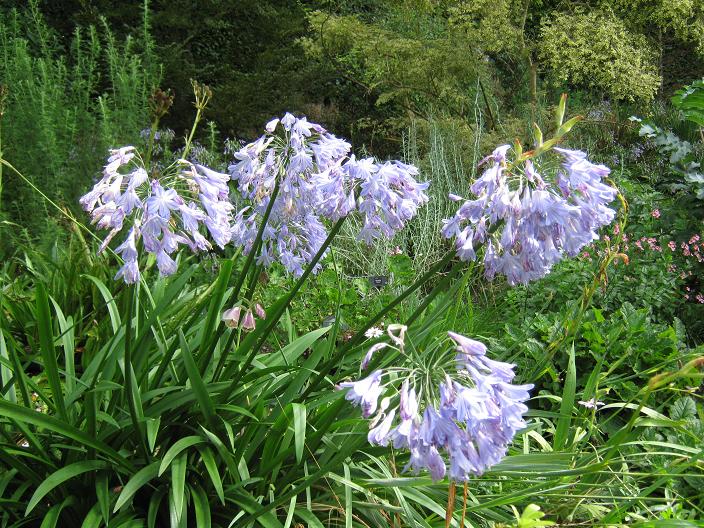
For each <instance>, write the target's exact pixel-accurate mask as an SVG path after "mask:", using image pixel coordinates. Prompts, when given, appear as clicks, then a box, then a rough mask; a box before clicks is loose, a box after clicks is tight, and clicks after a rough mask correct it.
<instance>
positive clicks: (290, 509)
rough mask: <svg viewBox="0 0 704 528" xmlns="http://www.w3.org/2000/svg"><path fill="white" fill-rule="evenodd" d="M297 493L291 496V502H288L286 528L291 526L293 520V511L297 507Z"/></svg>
mask: <svg viewBox="0 0 704 528" xmlns="http://www.w3.org/2000/svg"><path fill="white" fill-rule="evenodd" d="M296 498H297V497H296V495H294V496H293V497H291V502H289V503H288V511H287V512H286V521H285V522H284V528H290V527H291V523H292V522H293V512H294V511H295V509H296Z"/></svg>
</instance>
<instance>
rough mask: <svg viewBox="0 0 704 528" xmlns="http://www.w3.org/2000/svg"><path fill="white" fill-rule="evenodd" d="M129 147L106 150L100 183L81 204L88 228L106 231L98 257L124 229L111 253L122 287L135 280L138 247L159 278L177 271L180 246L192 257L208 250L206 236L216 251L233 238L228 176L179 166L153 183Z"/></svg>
mask: <svg viewBox="0 0 704 528" xmlns="http://www.w3.org/2000/svg"><path fill="white" fill-rule="evenodd" d="M140 163H141V157H140V156H139V155H138V153H137V152H136V151H135V148H134V147H132V146H127V147H122V148H120V149H116V150H111V151H110V157H108V160H107V164H106V165H105V168H104V170H103V176H102V178H101V179H100V180H99V181H98V182H97V183H96V184H95V185H94V186H93V189H92V190H91V191H90V192H88V193H87V194H86V195H84V196H83V197H82V198H81V199H80V203H81V205H82V206H83V208H84V209H85V210H86V211H87V212H89V213H90V214H91V218H92V223H93V224H96V225H97V226H98V227H99V228H101V229H109V230H110V232H109V233H108V235H107V236H106V237H105V240H104V241H103V244H102V245H101V247H100V251H103V250H104V249H105V248H106V247H107V246H108V244H109V243H110V241H111V240H112V239H113V238H114V237H115V236H116V235H117V234H118V233H120V231H122V230H123V228H125V227H126V226H127V225H129V226H130V227H129V231H128V234H127V238H126V239H125V240H124V241H123V243H122V244H120V245H119V246H118V247H117V248H116V250H115V252H116V253H117V254H118V255H120V256H121V257H122V259H123V261H124V265H123V266H122V267H121V268H120V270H119V271H118V272H117V275H116V276H115V278H116V279H119V278H121V279H122V280H124V281H125V282H126V283H128V284H131V283H135V282H137V281H138V280H139V278H140V271H139V265H138V263H137V260H138V249H137V246H138V243H139V241H140V240H141V241H142V245H143V246H144V249H145V250H146V251H147V253H152V254H154V255H155V256H156V264H157V267H158V268H159V271H160V273H161V274H162V275H171V274H173V273H174V272H175V271H176V269H177V265H176V261H175V260H174V259H173V255H175V253H176V252H177V251H178V249H179V247H180V246H182V245H185V246H187V247H188V248H189V249H191V251H193V252H197V251H205V250H208V249H211V247H212V246H211V243H210V242H209V241H208V239H207V238H206V236H205V235H204V232H205V233H209V234H210V237H211V238H212V240H213V241H214V242H215V243H216V244H217V245H218V246H220V247H224V246H225V244H227V243H228V242H229V241H230V238H231V237H232V226H231V220H232V219H231V211H232V209H233V206H232V204H231V203H230V200H229V187H228V184H227V182H228V181H229V176H227V175H226V174H221V173H219V172H216V171H213V170H211V169H209V168H208V167H204V166H203V165H196V164H193V163H191V162H189V161H186V160H178V162H177V163H175V164H173V165H172V166H170V167H168V168H167V170H165V171H163V173H162V174H160V176H159V177H158V178H150V176H149V175H148V173H147V170H146V168H145V167H143V166H142V165H141V164H140Z"/></svg>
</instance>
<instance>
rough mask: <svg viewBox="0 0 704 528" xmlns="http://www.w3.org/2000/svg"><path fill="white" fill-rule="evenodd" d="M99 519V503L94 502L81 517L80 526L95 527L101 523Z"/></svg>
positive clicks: (83, 527)
mask: <svg viewBox="0 0 704 528" xmlns="http://www.w3.org/2000/svg"><path fill="white" fill-rule="evenodd" d="M100 519H101V515H100V505H99V504H94V505H93V507H92V508H91V509H90V510H89V511H88V513H87V514H86V516H85V518H84V519H83V522H82V523H81V528H97V527H98V526H100V524H101V523H100Z"/></svg>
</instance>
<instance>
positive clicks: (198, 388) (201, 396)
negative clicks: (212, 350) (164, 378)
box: [178, 328, 215, 429]
mask: <svg viewBox="0 0 704 528" xmlns="http://www.w3.org/2000/svg"><path fill="white" fill-rule="evenodd" d="M178 338H179V341H180V343H181V355H182V357H183V364H184V366H185V367H186V374H187V375H188V379H189V380H190V382H191V388H193V393H194V394H195V396H196V399H197V400H198V404H199V406H200V410H201V412H202V413H203V417H204V418H205V421H206V423H207V424H208V427H210V428H211V429H215V426H214V420H213V418H214V416H215V405H214V404H213V401H212V400H211V399H210V395H209V394H208V390H207V388H206V386H205V383H204V382H203V378H202V377H201V375H200V371H199V370H198V367H197V366H196V363H195V361H194V359H193V355H192V354H191V349H190V347H189V346H188V343H187V342H186V336H185V335H184V334H183V331H182V330H181V329H180V328H179V330H178Z"/></svg>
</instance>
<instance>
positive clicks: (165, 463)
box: [158, 435, 205, 476]
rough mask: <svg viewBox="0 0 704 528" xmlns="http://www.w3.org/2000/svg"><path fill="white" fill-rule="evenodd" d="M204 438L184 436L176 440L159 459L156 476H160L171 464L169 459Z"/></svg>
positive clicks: (201, 441)
mask: <svg viewBox="0 0 704 528" xmlns="http://www.w3.org/2000/svg"><path fill="white" fill-rule="evenodd" d="M204 442H205V440H204V439H203V438H202V437H200V436H195V435H193V436H186V437H184V438H181V439H180V440H178V441H177V442H176V443H174V445H172V446H171V447H170V448H169V450H168V451H167V452H166V453H165V454H164V458H162V459H161V465H160V466H159V473H158V476H161V475H162V474H163V473H164V471H166V470H167V469H168V467H169V464H171V461H172V460H173V459H174V458H176V456H178V455H179V454H180V453H181V452H182V451H183V450H184V449H188V448H189V447H191V446H194V445H197V444H202V443H204Z"/></svg>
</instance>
